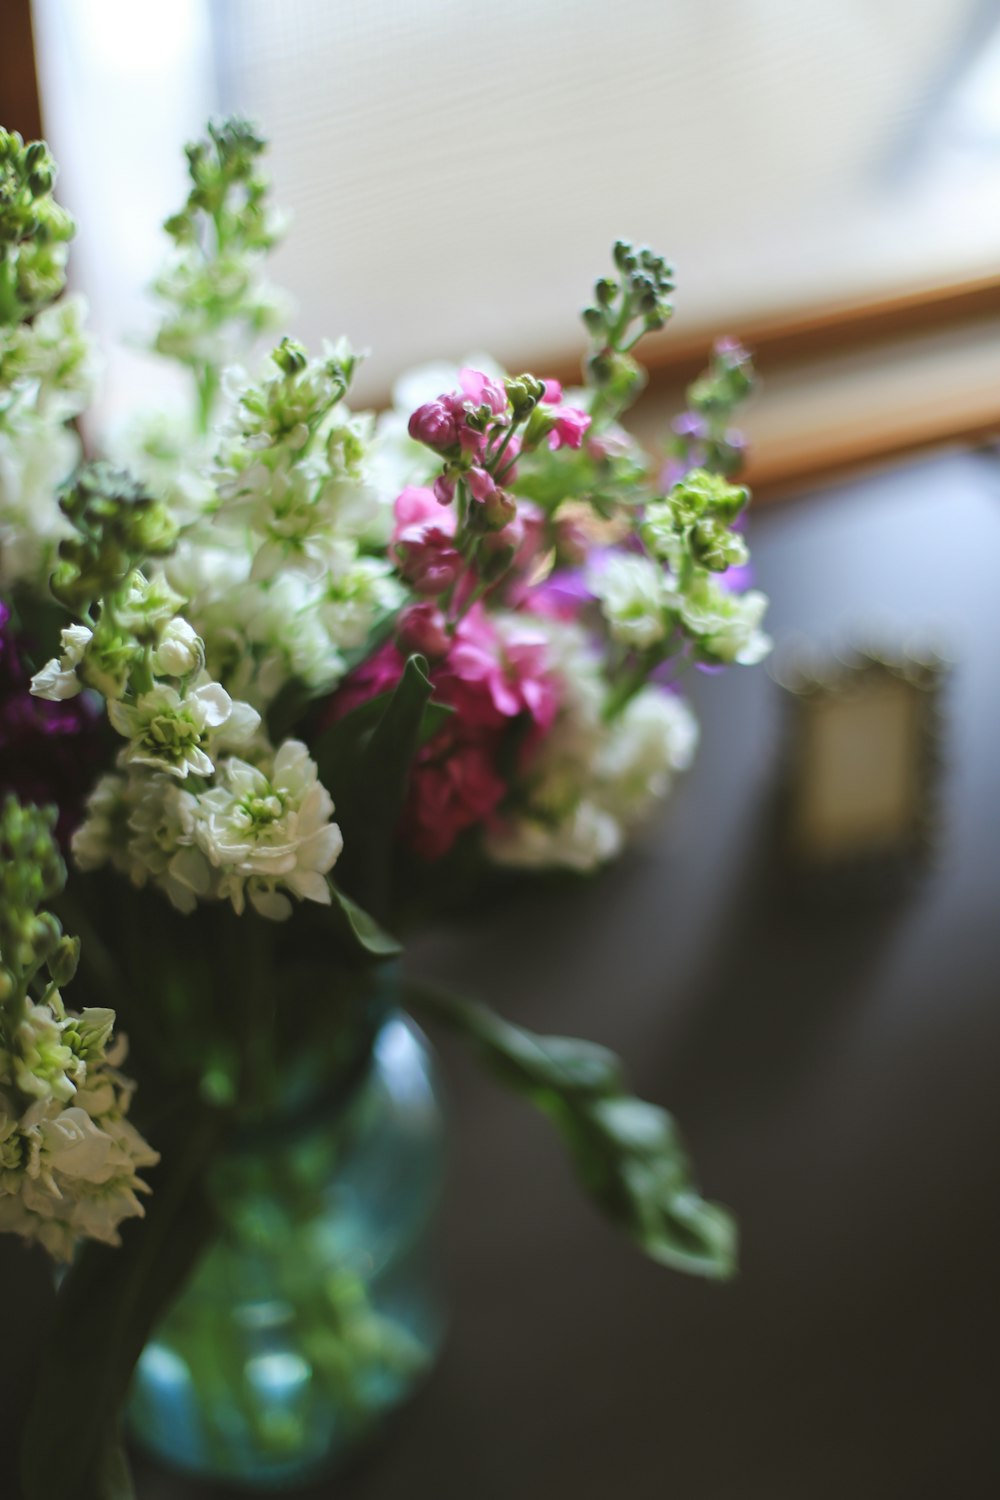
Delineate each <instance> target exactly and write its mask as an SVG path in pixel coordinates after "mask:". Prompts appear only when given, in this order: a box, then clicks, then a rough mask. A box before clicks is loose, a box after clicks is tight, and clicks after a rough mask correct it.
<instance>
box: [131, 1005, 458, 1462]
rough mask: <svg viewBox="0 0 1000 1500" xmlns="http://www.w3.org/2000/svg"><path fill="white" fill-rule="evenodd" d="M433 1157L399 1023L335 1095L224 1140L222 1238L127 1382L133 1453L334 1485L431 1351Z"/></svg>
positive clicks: (436, 1141) (417, 1043)
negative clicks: (332, 1476)
mask: <svg viewBox="0 0 1000 1500" xmlns="http://www.w3.org/2000/svg"><path fill="white" fill-rule="evenodd" d="M443 1158H444V1148H443V1122H442V1111H441V1105H440V1101H439V1098H438V1094H437V1089H436V1084H435V1077H434V1070H433V1066H432V1063H431V1059H430V1056H429V1053H428V1049H427V1046H426V1043H425V1041H424V1039H423V1037H422V1035H421V1034H420V1032H419V1031H418V1030H417V1028H416V1027H415V1026H414V1025H413V1024H412V1023H411V1022H409V1021H408V1020H406V1019H405V1018H403V1017H402V1016H400V1015H399V1014H398V1013H390V1015H389V1016H388V1018H387V1019H386V1020H385V1021H384V1022H383V1023H382V1025H381V1027H380V1028H379V1030H378V1032H377V1034H376V1036H375V1041H374V1045H373V1048H372V1052H371V1056H370V1059H369V1060H367V1062H366V1063H365V1066H364V1071H363V1074H362V1076H361V1077H360V1078H359V1079H357V1080H356V1081H355V1083H354V1086H353V1088H352V1089H351V1090H350V1092H349V1093H347V1095H346V1097H345V1092H344V1089H343V1087H340V1088H338V1089H336V1090H335V1091H334V1092H333V1093H332V1094H329V1095H328V1096H327V1097H326V1098H322V1097H321V1098H318V1099H317V1098H316V1097H315V1096H314V1097H313V1098H312V1099H311V1100H310V1101H309V1103H308V1105H307V1106H304V1107H302V1108H301V1109H298V1110H296V1111H292V1112H285V1113H283V1114H280V1115H277V1116H275V1118H274V1119H273V1121H270V1122H269V1121H267V1120H264V1121H261V1122H259V1123H255V1124H254V1125H253V1126H251V1127H248V1128H246V1129H244V1130H242V1131H239V1132H237V1133H236V1135H235V1137H234V1139H233V1141H232V1142H231V1144H230V1145H229V1146H228V1147H227V1149H226V1151H225V1153H224V1154H223V1155H222V1157H221V1158H220V1160H219V1162H218V1163H217V1164H216V1165H215V1166H214V1167H213V1170H212V1176H211V1179H210V1191H211V1193H212V1197H213V1201H214V1203H215V1205H216V1208H217V1211H218V1217H219V1221H220V1230H219V1233H218V1235H217V1237H216V1239H215V1240H214V1241H213V1243H212V1244H211V1245H210V1247H209V1248H208V1249H207V1251H206V1253H205V1255H204V1256H203V1258H202V1260H201V1261H200V1263H199V1265H198V1266H197V1268H196V1270H195V1272H194V1275H193V1276H192V1278H191V1280H190V1281H189V1283H188V1285H187V1286H186V1288H185V1289H184V1291H183V1292H182V1294H181V1296H180V1298H179V1299H178V1301H177V1302H176V1303H175V1304H174V1306H173V1307H172V1308H171V1309H170V1311H169V1312H168V1313H167V1315H166V1317H165V1318H164V1320H163V1321H162V1323H161V1324H160V1325H159V1327H158V1328H157V1329H156V1331H155V1333H154V1335H153V1337H152V1339H151V1340H150V1342H149V1343H148V1344H147V1346H146V1348H145V1350H144V1352H143V1354H142V1356H141V1358H140V1361H139V1364H138V1367H137V1369H136V1373H135V1377H134V1380H133V1385H132V1391H131V1396H130V1402H129V1422H130V1428H131V1432H132V1435H133V1437H134V1438H135V1439H136V1441H137V1442H138V1443H139V1445H140V1446H141V1447H142V1448H144V1449H145V1450H146V1451H147V1452H149V1453H151V1454H152V1455H153V1456H154V1457H156V1458H158V1459H159V1460H161V1461H162V1462H164V1463H166V1464H167V1465H169V1466H170V1467H172V1468H174V1469H180V1470H182V1471H185V1472H187V1473H191V1474H197V1475H199V1476H202V1477H205V1478H211V1479H214V1480H221V1481H223V1482H228V1483H231V1484H236V1485H239V1486H242V1487H255V1488H260V1489H269V1488H270V1489H280V1488H286V1487H290V1486H293V1485H299V1484H305V1483H309V1482H312V1481H314V1480H316V1479H317V1478H319V1477H321V1476H322V1475H324V1474H326V1473H329V1472H330V1471H331V1470H333V1469H336V1468H337V1467H338V1466H339V1465H340V1464H341V1463H342V1462H343V1461H344V1459H345V1458H346V1457H347V1456H348V1455H349V1454H350V1453H351V1452H352V1451H353V1450H354V1449H356V1448H357V1447H358V1446H359V1445H360V1444H361V1443H363V1442H364V1440H365V1439H366V1438H367V1437H368V1436H369V1435H370V1434H371V1433H372V1431H373V1429H375V1428H376V1427H377V1425H378V1423H379V1421H380V1419H381V1418H382V1417H384V1416H385V1415H386V1414H387V1413H388V1412H389V1411H391V1410H392V1409H393V1408H394V1407H396V1406H398V1405H399V1404H400V1403H401V1402H402V1401H404V1400H405V1399H406V1398H407V1397H408V1396H409V1395H410V1394H411V1393H412V1392H413V1390H414V1389H415V1387H417V1386H418V1385H419V1384H420V1382H421V1381H422V1380H423V1379H424V1377H425V1376H426V1375H427V1373H428V1371H429V1369H430V1367H431V1365H432V1364H433V1362H434V1359H435V1357H436V1355H437V1353H438V1350H439V1348H440V1345H441V1341H442V1337H443V1332H444V1314H443V1307H442V1298H441V1291H440V1287H439V1285H438V1278H437V1274H436V1271H437V1267H436V1256H435V1253H434V1251H435V1245H434V1232H433V1231H434V1218H435V1209H436V1206H437V1202H438V1197H439V1191H440V1186H441V1180H442V1171H443Z"/></svg>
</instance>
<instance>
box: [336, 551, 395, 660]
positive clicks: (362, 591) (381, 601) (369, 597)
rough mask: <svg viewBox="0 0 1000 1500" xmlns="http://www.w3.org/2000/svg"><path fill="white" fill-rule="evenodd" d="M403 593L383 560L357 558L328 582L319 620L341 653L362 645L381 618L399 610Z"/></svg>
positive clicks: (391, 570) (390, 568)
mask: <svg viewBox="0 0 1000 1500" xmlns="http://www.w3.org/2000/svg"><path fill="white" fill-rule="evenodd" d="M405 598H406V591H405V590H404V588H403V586H402V585H401V584H400V582H399V581H398V579H396V578H395V577H394V576H393V569H392V564H391V563H389V562H386V561H385V560H384V559H383V558H377V557H359V558H357V559H356V560H355V561H354V562H353V563H352V564H351V566H350V567H348V568H346V569H345V570H344V572H343V573H341V574H340V576H339V577H334V578H331V579H330V582H329V584H328V585H327V588H326V591H325V593H324V595H323V599H322V603H321V605H320V618H321V619H322V621H323V624H324V625H325V626H326V628H327V629H328V630H329V632H330V638H331V640H332V641H333V642H334V643H335V645H336V646H338V647H339V648H340V649H341V650H342V651H353V650H354V649H355V648H356V647H358V646H362V645H364V643H365V641H366V640H367V638H368V636H369V634H370V633H371V631H372V629H373V628H374V626H375V625H376V623H377V622H378V620H379V619H380V618H381V616H382V615H385V614H388V613H389V612H390V611H392V610H395V609H399V607H400V606H401V605H402V603H403V601H404V599H405Z"/></svg>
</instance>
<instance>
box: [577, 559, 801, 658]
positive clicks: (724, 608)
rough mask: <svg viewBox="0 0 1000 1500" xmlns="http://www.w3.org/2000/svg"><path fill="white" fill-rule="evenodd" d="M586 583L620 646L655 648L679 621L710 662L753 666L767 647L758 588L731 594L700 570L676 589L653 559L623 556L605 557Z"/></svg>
mask: <svg viewBox="0 0 1000 1500" xmlns="http://www.w3.org/2000/svg"><path fill="white" fill-rule="evenodd" d="M589 581H590V586H591V588H592V589H593V592H594V594H595V595H596V597H597V598H598V600H599V601H600V605H601V612H602V614H603V615H604V618H605V620H606V621H607V626H608V633H609V635H610V636H611V639H612V640H614V641H617V642H619V643H620V644H621V645H623V646H628V647H631V648H633V649H636V650H644V649H646V648H648V647H650V646H655V645H657V644H658V643H659V642H662V641H663V640H664V639H665V638H666V637H667V635H668V634H669V633H670V631H671V630H673V629H674V627H675V626H677V625H679V626H680V627H681V628H682V629H683V630H684V631H685V632H686V633H687V634H688V635H690V636H691V637H694V638H695V639H696V640H697V641H698V642H699V645H700V647H701V649H702V651H703V652H704V653H705V654H706V655H707V657H708V658H709V659H710V660H712V661H717V662H720V663H726V664H732V663H736V664H738V665H740V666H753V665H755V664H756V663H757V662H759V661H763V660H764V657H765V656H767V654H768V652H769V651H770V650H771V644H772V643H771V638H770V636H768V635H767V634H766V633H765V632H764V631H763V630H762V629H761V622H762V621H763V618H764V615H765V613H766V611H767V602H768V601H767V595H766V594H762V593H761V592H760V591H759V590H757V589H749V590H747V592H746V593H743V594H740V593H736V592H735V591H733V590H731V589H727V588H726V587H725V585H724V584H720V583H718V582H717V581H716V579H715V577H714V576H713V575H712V574H711V573H709V572H706V571H703V570H700V569H699V570H697V571H696V572H695V573H694V574H693V576H692V577H691V578H690V579H689V580H688V581H687V582H686V583H685V585H684V587H681V585H680V583H679V582H678V580H677V578H675V577H674V576H673V575H672V573H671V572H670V570H669V568H664V567H663V566H662V565H661V564H660V563H659V562H658V561H654V560H653V558H650V557H642V556H639V555H628V554H619V555H617V556H614V557H610V558H608V559H607V560H605V561H604V562H603V563H602V565H601V566H600V567H599V568H597V569H595V570H594V571H593V573H592V574H591V577H590V580H589Z"/></svg>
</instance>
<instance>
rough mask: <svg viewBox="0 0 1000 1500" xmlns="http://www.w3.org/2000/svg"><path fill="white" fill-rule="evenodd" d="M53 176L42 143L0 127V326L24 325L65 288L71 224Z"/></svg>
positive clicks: (51, 162)
mask: <svg viewBox="0 0 1000 1500" xmlns="http://www.w3.org/2000/svg"><path fill="white" fill-rule="evenodd" d="M55 177H56V166H55V162H54V161H53V159H52V157H51V155H50V154H49V149H48V147H47V146H46V144H45V142H44V141H32V142H31V143H30V144H29V145H25V143H24V141H23V140H22V139H21V137H20V135H18V133H17V131H16V130H15V131H11V130H3V129H0V325H3V324H11V323H22V322H24V321H25V319H27V318H30V317H31V316H32V314H34V313H36V312H37V311H38V310H39V308H41V307H44V306H45V305H46V304H47V303H49V302H52V301H54V300H55V298H56V297H58V296H59V294H60V292H61V291H62V290H63V287H64V286H65V284H66V274H65V268H66V242H67V241H68V240H69V239H71V238H72V236H73V231H74V224H73V220H72V218H71V217H70V215H69V214H68V213H67V212H66V210H65V209H63V208H61V207H60V206H59V204H58V203H56V202H55V200H54V199H53V197H52V186H53V183H54V182H55Z"/></svg>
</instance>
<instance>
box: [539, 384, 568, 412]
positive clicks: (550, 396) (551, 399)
mask: <svg viewBox="0 0 1000 1500" xmlns="http://www.w3.org/2000/svg"><path fill="white" fill-rule="evenodd" d="M542 384H543V385H544V387H545V394H544V396H543V397H542V400H543V401H544V402H546V403H547V404H548V405H549V406H555V405H557V404H558V402H560V401H561V400H562V396H563V390H562V386H561V385H560V384H559V382H558V380H543V381H542Z"/></svg>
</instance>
